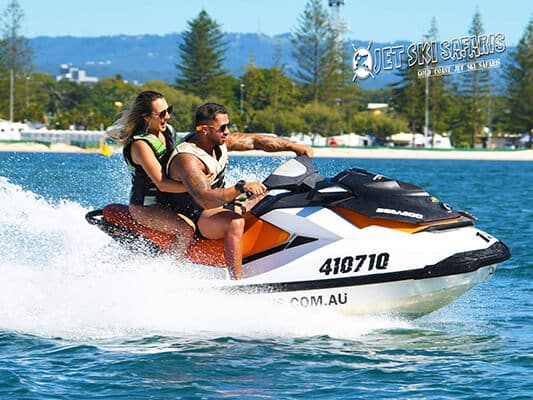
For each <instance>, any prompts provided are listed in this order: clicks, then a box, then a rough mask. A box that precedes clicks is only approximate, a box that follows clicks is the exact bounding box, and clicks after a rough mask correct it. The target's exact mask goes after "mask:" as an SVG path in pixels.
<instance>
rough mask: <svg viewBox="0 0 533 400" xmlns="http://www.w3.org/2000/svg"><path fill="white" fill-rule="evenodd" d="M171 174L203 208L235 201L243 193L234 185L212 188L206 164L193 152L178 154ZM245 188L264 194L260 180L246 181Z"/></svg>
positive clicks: (173, 162) (171, 165)
mask: <svg viewBox="0 0 533 400" xmlns="http://www.w3.org/2000/svg"><path fill="white" fill-rule="evenodd" d="M169 176H170V177H172V178H173V179H179V180H181V181H182V182H183V184H184V185H185V188H186V189H187V192H188V193H189V194H190V195H191V196H192V197H193V198H194V200H195V201H196V202H197V203H198V204H199V205H200V206H202V207H203V208H207V209H208V208H216V207H220V206H222V205H224V204H225V203H228V202H230V201H233V200H234V199H235V198H236V197H237V196H239V195H240V194H241V192H239V191H238V190H237V189H236V188H235V187H234V186H231V187H228V188H220V189H212V188H211V187H210V185H209V181H208V179H207V176H206V175H205V165H204V164H203V163H202V162H201V161H200V160H199V159H198V158H196V157H195V156H193V155H191V154H178V155H177V156H176V157H174V159H173V160H172V162H171V164H170V166H169ZM245 189H246V190H247V191H250V192H252V193H253V194H263V193H264V191H265V187H264V185H262V184H261V183H260V182H246V184H245Z"/></svg>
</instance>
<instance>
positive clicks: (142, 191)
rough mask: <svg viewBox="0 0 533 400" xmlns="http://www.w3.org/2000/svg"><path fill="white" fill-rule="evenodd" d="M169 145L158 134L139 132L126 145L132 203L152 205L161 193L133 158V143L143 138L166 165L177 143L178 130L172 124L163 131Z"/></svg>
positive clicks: (125, 154) (124, 151) (162, 163)
mask: <svg viewBox="0 0 533 400" xmlns="http://www.w3.org/2000/svg"><path fill="white" fill-rule="evenodd" d="M163 135H165V139H166V141H167V145H166V146H165V144H164V143H163V142H161V141H160V140H159V139H158V138H157V136H155V135H154V134H152V133H145V132H139V133H137V134H135V135H134V136H133V137H132V138H131V139H130V140H129V141H128V142H127V143H126V145H125V146H124V148H123V150H122V154H123V155H124V159H125V160H126V164H127V165H128V169H129V170H130V173H131V191H130V204H134V205H139V206H152V205H156V204H159V201H158V199H157V197H158V195H159V194H160V191H159V189H158V188H157V186H156V185H155V183H154V182H152V180H151V179H150V177H149V176H148V174H147V173H146V171H145V170H144V169H143V168H142V167H141V166H140V165H138V164H135V163H134V162H133V160H132V159H131V144H132V143H133V142H134V141H136V140H143V141H145V142H146V143H148V145H149V146H150V147H151V149H152V150H153V151H154V154H155V156H156V158H157V160H158V161H159V163H160V164H161V165H162V166H163V165H166V163H167V160H168V158H169V157H170V153H171V152H172V149H173V148H174V144H175V143H176V131H175V130H174V128H173V127H171V126H170V125H167V129H166V130H165V132H163Z"/></svg>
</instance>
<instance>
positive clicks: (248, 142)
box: [226, 133, 313, 157]
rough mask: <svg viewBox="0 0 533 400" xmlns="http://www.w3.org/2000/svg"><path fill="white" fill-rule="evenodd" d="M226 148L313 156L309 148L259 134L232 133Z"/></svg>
mask: <svg viewBox="0 0 533 400" xmlns="http://www.w3.org/2000/svg"><path fill="white" fill-rule="evenodd" d="M226 146H227V147H228V150H230V151H245V150H263V151H267V152H276V151H294V152H295V153H296V154H298V155H301V154H305V155H307V156H309V157H311V156H312V155H313V149H312V148H311V147H310V146H305V145H301V144H298V143H293V142H289V141H288V140H285V139H282V138H279V137H276V136H270V135H261V134H247V133H232V134H231V135H229V136H228V138H227V141H226Z"/></svg>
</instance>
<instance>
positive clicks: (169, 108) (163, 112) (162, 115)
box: [152, 106, 174, 119]
mask: <svg viewBox="0 0 533 400" xmlns="http://www.w3.org/2000/svg"><path fill="white" fill-rule="evenodd" d="M172 111H174V107H173V106H168V108H165V109H164V110H163V111H160V112H159V113H152V114H155V115H157V116H158V117H159V118H161V119H162V118H164V117H165V115H166V113H168V115H171V114H172Z"/></svg>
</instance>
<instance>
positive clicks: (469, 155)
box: [0, 142, 533, 161]
mask: <svg viewBox="0 0 533 400" xmlns="http://www.w3.org/2000/svg"><path fill="white" fill-rule="evenodd" d="M110 150H111V153H113V154H114V153H121V149H120V148H119V147H114V146H111V147H110ZM313 151H314V157H316V158H373V159H378V158H383V159H419V160H491V161H533V150H532V149H524V150H522V149H520V150H498V149H494V150H492V149H488V150H487V149H472V150H468V149H461V150H456V149H413V148H388V147H367V148H362V147H314V148H313ZM0 152H26V153H28V152H43V153H80V154H99V153H101V150H100V149H98V148H92V149H83V148H81V147H77V146H72V145H68V144H64V143H54V144H51V145H50V146H47V145H45V144H42V143H28V142H23V143H17V142H9V143H2V142H0ZM230 155H231V156H240V157H243V156H267V157H268V156H291V155H294V153H293V152H290V151H286V152H278V153H268V152H265V151H261V150H250V151H245V152H230Z"/></svg>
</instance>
